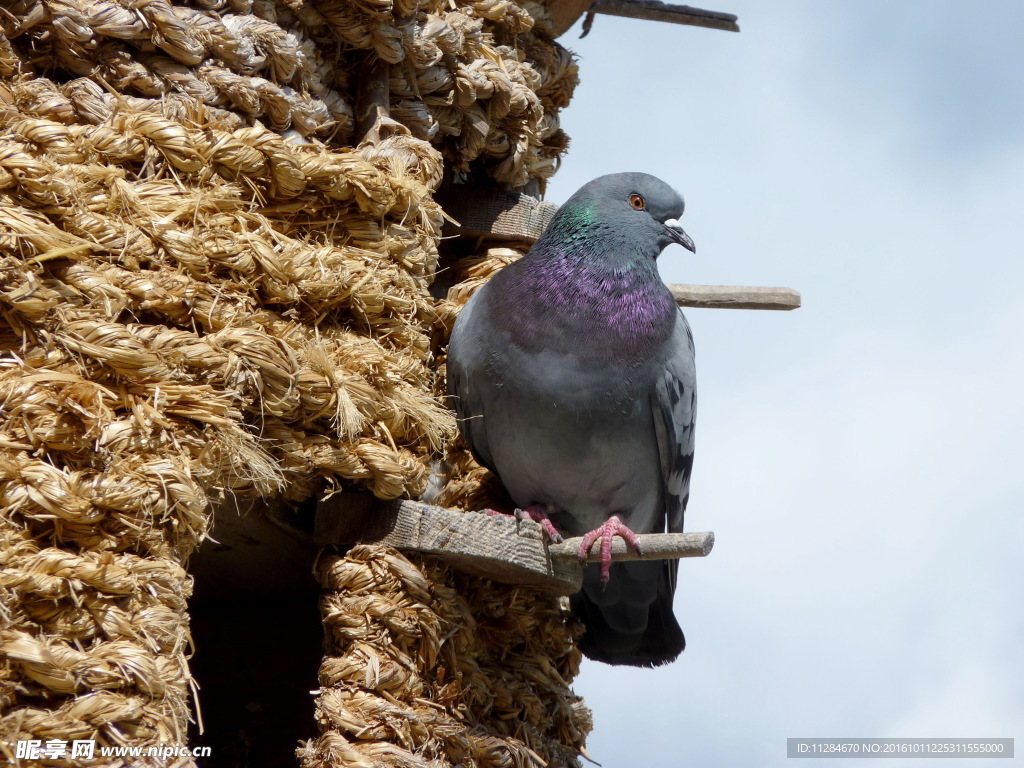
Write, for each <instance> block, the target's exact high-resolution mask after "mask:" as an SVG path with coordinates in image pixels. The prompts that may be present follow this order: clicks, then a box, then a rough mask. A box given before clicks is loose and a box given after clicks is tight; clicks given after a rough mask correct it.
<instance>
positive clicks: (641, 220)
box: [563, 173, 697, 253]
mask: <svg viewBox="0 0 1024 768" xmlns="http://www.w3.org/2000/svg"><path fill="white" fill-rule="evenodd" d="M563 207H564V208H566V209H569V210H573V209H579V208H581V207H582V208H585V209H587V210H588V211H589V213H590V215H592V216H593V218H594V219H595V220H596V221H599V222H601V224H603V225H605V226H608V227H614V228H616V229H620V228H621V230H622V231H624V232H628V233H629V235H630V237H632V238H638V239H640V238H644V239H650V240H651V241H653V242H654V243H656V245H657V253H661V251H662V249H664V248H665V247H666V246H668V245H671V244H672V243H679V245H681V246H683V247H684V248H686V249H687V250H688V251H691V252H693V253H696V252H697V249H696V247H695V246H694V244H693V240H691V239H690V236H689V235H687V234H686V233H685V232H684V231H683V228H682V227H681V226H680V225H679V217H680V216H682V215H683V208H684V207H685V204H684V203H683V198H682V196H681V195H680V194H679V193H678V192H676V191H675V190H674V189H672V187H670V186H669V185H668V184H666V183H665V182H664V181H662V180H661V179H659V178H657V177H656V176H651V175H650V174H648V173H612V174H609V175H607V176H599V177H598V178H596V179H594V180H593V181H591V182H590V183H588V184H586V185H584V186H583V187H581V188H580V189H579V191H577V192H576V194H574V195H573V196H572V197H571V198H569V200H568V201H566V203H565V206H563Z"/></svg>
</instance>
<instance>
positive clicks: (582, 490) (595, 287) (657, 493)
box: [447, 173, 696, 667]
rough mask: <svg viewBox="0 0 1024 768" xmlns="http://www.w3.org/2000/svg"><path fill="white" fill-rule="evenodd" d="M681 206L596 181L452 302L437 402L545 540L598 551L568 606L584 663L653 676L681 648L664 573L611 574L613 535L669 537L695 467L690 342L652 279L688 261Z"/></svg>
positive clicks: (636, 186)
mask: <svg viewBox="0 0 1024 768" xmlns="http://www.w3.org/2000/svg"><path fill="white" fill-rule="evenodd" d="M682 213H683V199H682V197H680V195H679V194H678V193H677V192H675V190H673V189H672V187H670V186H669V185H668V184H666V183H665V182H663V181H661V180H660V179H658V178H656V177H654V176H651V175H648V174H644V173H618V174H611V175H608V176H601V177H599V178H597V179H595V180H593V181H591V182H590V183H588V184H586V185H585V186H583V187H582V188H581V189H580V190H579V191H577V192H576V193H575V194H574V195H573V196H572V197H570V198H569V200H568V201H567V202H566V203H565V204H564V205H563V206H562V207H561V208H560V209H559V210H558V212H557V213H556V214H555V216H554V218H553V219H552V221H551V223H550V224H549V225H548V228H547V229H546V230H545V231H544V233H543V234H542V235H541V237H540V238H539V239H538V240H537V242H536V243H535V244H534V246H533V247H532V248H531V249H530V251H529V253H528V254H526V255H525V256H524V257H523V258H522V259H520V260H519V261H516V262H514V263H512V264H510V265H509V266H507V267H505V268H504V269H502V270H501V271H500V272H498V273H497V274H496V275H495V276H494V277H493V278H492V279H491V280H490V281H488V282H487V283H486V284H485V285H484V286H482V287H481V288H480V289H479V290H478V291H477V292H476V293H475V294H474V295H473V296H472V297H471V298H470V300H469V301H468V302H467V303H466V305H465V306H464V307H463V308H462V311H461V312H460V314H459V317H458V320H457V321H456V323H455V326H454V328H453V330H452V334H451V340H450V342H449V346H448V364H447V368H448V373H447V375H448V382H447V383H448V393H449V396H450V398H451V401H452V403H453V405H454V407H455V410H456V414H457V417H458V423H459V428H460V430H461V432H462V435H463V437H464V438H465V440H466V442H467V444H468V445H469V448H470V450H471V451H472V453H473V455H474V457H475V458H476V459H477V461H478V462H479V463H480V464H482V465H483V466H485V467H487V468H489V469H490V470H492V471H493V472H495V473H496V474H497V475H498V477H499V478H500V479H501V481H502V483H503V485H504V486H505V488H506V489H507V491H508V493H509V495H510V496H511V498H512V500H513V501H514V502H515V503H516V504H517V505H518V506H519V510H517V513H519V514H525V515H526V516H528V517H530V518H531V519H534V520H536V521H537V522H539V523H540V524H541V525H542V526H543V527H544V528H545V530H546V531H548V533H549V535H551V536H552V537H554V538H556V540H558V539H560V535H561V534H562V533H564V534H567V535H570V536H583V537H584V541H583V545H582V546H581V547H580V551H579V556H580V558H581V560H582V559H583V558H585V557H586V556H587V554H588V553H589V551H590V549H591V547H592V545H593V544H594V543H596V542H600V544H601V562H600V563H591V564H588V565H586V566H585V568H584V579H583V587H582V589H581V590H580V591H579V592H577V593H576V594H575V595H573V596H572V597H571V598H570V606H571V608H572V610H573V612H574V613H575V614H576V615H577V616H578V617H579V618H580V619H581V620H582V621H583V624H584V626H585V632H584V634H583V636H582V638H581V641H580V648H581V650H582V651H583V653H584V654H586V655H587V656H588V657H590V658H592V659H596V660H598V661H602V662H605V663H608V664H625V665H631V666H640V667H652V666H658V665H661V664H665V663H668V662H670V661H673V660H674V659H675V658H676V657H677V656H678V655H679V654H680V653H681V652H682V650H683V648H684V647H685V644H686V641H685V639H684V637H683V632H682V630H681V629H680V627H679V624H678V622H677V621H676V618H675V616H674V614H673V612H672V598H673V594H674V592H675V583H676V572H677V567H678V561H675V560H671V561H669V560H661V561H630V562H615V563H612V562H611V543H612V540H613V538H614V537H615V536H619V537H621V538H623V539H625V540H626V541H627V543H628V544H629V545H631V546H634V547H636V546H637V543H638V542H637V539H636V536H635V534H638V533H656V532H664V531H665V530H666V528H667V529H668V530H669V531H681V530H682V528H683V513H684V511H685V509H686V503H687V500H688V498H689V487H690V472H691V468H692V466H693V436H694V413H695V408H696V390H695V368H694V348H693V336H692V334H691V332H690V327H689V324H688V323H687V321H686V318H685V317H684V315H683V313H682V311H681V310H680V309H679V308H678V307H677V306H676V303H675V301H674V299H673V297H672V294H671V292H670V291H669V289H668V287H667V286H666V285H665V284H664V282H662V280H661V278H660V277H659V275H658V269H657V259H658V256H659V255H660V254H661V252H662V250H664V248H666V247H667V246H668V245H670V244H672V243H678V244H680V245H682V246H683V247H684V248H686V249H688V250H690V251H692V252H696V249H695V248H694V245H693V241H692V240H691V239H690V237H689V236H688V235H687V234H686V233H685V232H684V231H683V229H682V227H681V226H680V225H679V222H678V219H679V217H680V216H681V215H682Z"/></svg>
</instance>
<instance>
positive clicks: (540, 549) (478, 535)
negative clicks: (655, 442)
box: [314, 494, 714, 595]
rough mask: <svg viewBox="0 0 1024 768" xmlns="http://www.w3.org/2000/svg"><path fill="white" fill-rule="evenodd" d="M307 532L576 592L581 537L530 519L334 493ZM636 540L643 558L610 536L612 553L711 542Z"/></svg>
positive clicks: (710, 541) (690, 549)
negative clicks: (556, 536) (561, 536)
mask: <svg viewBox="0 0 1024 768" xmlns="http://www.w3.org/2000/svg"><path fill="white" fill-rule="evenodd" d="M314 537H315V539H316V541H317V542H318V543H320V544H352V543H356V542H362V543H382V544H388V545H390V546H393V547H395V548H396V549H403V550H412V551H415V552H422V553H424V554H429V555H434V556H436V557H440V558H443V559H444V560H446V561H448V562H449V563H451V564H452V566H453V567H455V568H458V569H460V570H463V571H466V572H468V573H473V574H476V575H478V576H484V577H487V578H490V579H494V580H495V581H500V582H503V583H506V584H521V585H524V586H531V587H538V588H541V589H546V590H549V591H551V592H554V593H556V594H561V595H570V594H572V593H573V592H575V591H577V590H578V589H579V588H580V586H581V584H582V580H583V569H582V567H581V565H580V563H579V562H578V561H577V559H576V551H577V549H578V547H579V545H580V544H581V543H582V539H580V538H575V539H568V540H566V541H564V542H562V543H561V544H552V543H551V542H549V541H548V540H547V537H546V536H545V534H544V532H543V530H542V529H541V527H540V526H539V525H538V524H537V523H535V522H533V521H532V520H516V519H515V518H513V517H510V516H505V515H494V516H490V515H485V514H481V513H465V512H456V511H454V510H450V509H444V508H442V507H434V506H431V505H428V504H423V503H422V502H418V501H392V502H377V503H367V501H366V500H365V497H364V498H363V499H360V498H359V497H353V496H350V495H348V494H339V495H338V496H334V497H332V498H330V499H328V500H327V501H324V502H321V503H320V506H319V508H318V509H317V521H316V531H315V534H314ZM639 539H640V542H641V549H642V551H643V554H642V555H638V554H637V553H636V552H634V551H628V552H627V551H626V546H625V542H623V541H621V540H618V539H616V540H615V541H614V542H613V545H612V554H613V557H615V558H616V559H619V560H638V559H643V560H654V559H665V558H669V557H703V556H705V555H707V554H708V553H709V552H710V551H711V547H712V546H713V545H714V534H711V533H684V534H644V535H641V536H640V537H639ZM599 559H600V553H599V549H598V548H597V547H594V548H592V551H591V553H590V556H589V557H588V562H595V561H597V560H599Z"/></svg>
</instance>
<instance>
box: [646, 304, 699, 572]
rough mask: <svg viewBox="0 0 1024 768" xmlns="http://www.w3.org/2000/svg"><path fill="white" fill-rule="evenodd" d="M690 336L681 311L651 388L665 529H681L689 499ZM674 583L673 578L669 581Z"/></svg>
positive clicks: (693, 389) (693, 408) (693, 405)
mask: <svg viewBox="0 0 1024 768" xmlns="http://www.w3.org/2000/svg"><path fill="white" fill-rule="evenodd" d="M696 376H697V374H696V367H695V364H694V353H693V334H692V333H691V332H690V324H689V323H687V322H686V317H685V316H684V315H683V312H682V310H680V311H679V319H678V321H677V323H676V329H675V332H674V333H673V335H672V339H671V342H670V345H669V349H668V355H667V360H666V361H665V368H664V371H663V372H662V374H661V376H659V377H658V380H657V382H656V384H655V387H654V392H653V394H652V398H651V399H652V402H651V406H652V410H653V411H654V428H655V431H656V432H657V436H658V454H659V456H660V457H661V476H662V478H663V479H664V482H665V514H666V518H667V520H668V530H669V531H671V532H673V533H678V532H680V531H682V530H683V513H684V512H685V511H686V502H687V501H688V500H689V498H690V471H691V470H692V468H693V430H694V423H695V418H696V412H697V382H696ZM673 581H674V579H673Z"/></svg>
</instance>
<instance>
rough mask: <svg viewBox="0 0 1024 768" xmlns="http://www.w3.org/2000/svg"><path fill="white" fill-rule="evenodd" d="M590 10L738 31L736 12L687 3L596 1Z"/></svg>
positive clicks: (604, 13) (631, 0) (641, 0)
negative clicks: (709, 9) (696, 6)
mask: <svg viewBox="0 0 1024 768" xmlns="http://www.w3.org/2000/svg"><path fill="white" fill-rule="evenodd" d="M593 12H594V13H600V14H603V15H605V16H622V17H624V18H627V19H647V20H649V21H665V22H668V23H669V24H686V25H689V26H691V27H706V28H708V29H721V30H724V31H726V32H739V31H740V28H739V25H738V24H737V23H736V21H737V17H736V15H735V14H732V13H721V12H719V11H706V10H704V9H703V8H693V7H691V6H689V5H671V4H669V3H662V2H659V1H658V0H598V2H597V3H595V4H594V6H593Z"/></svg>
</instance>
